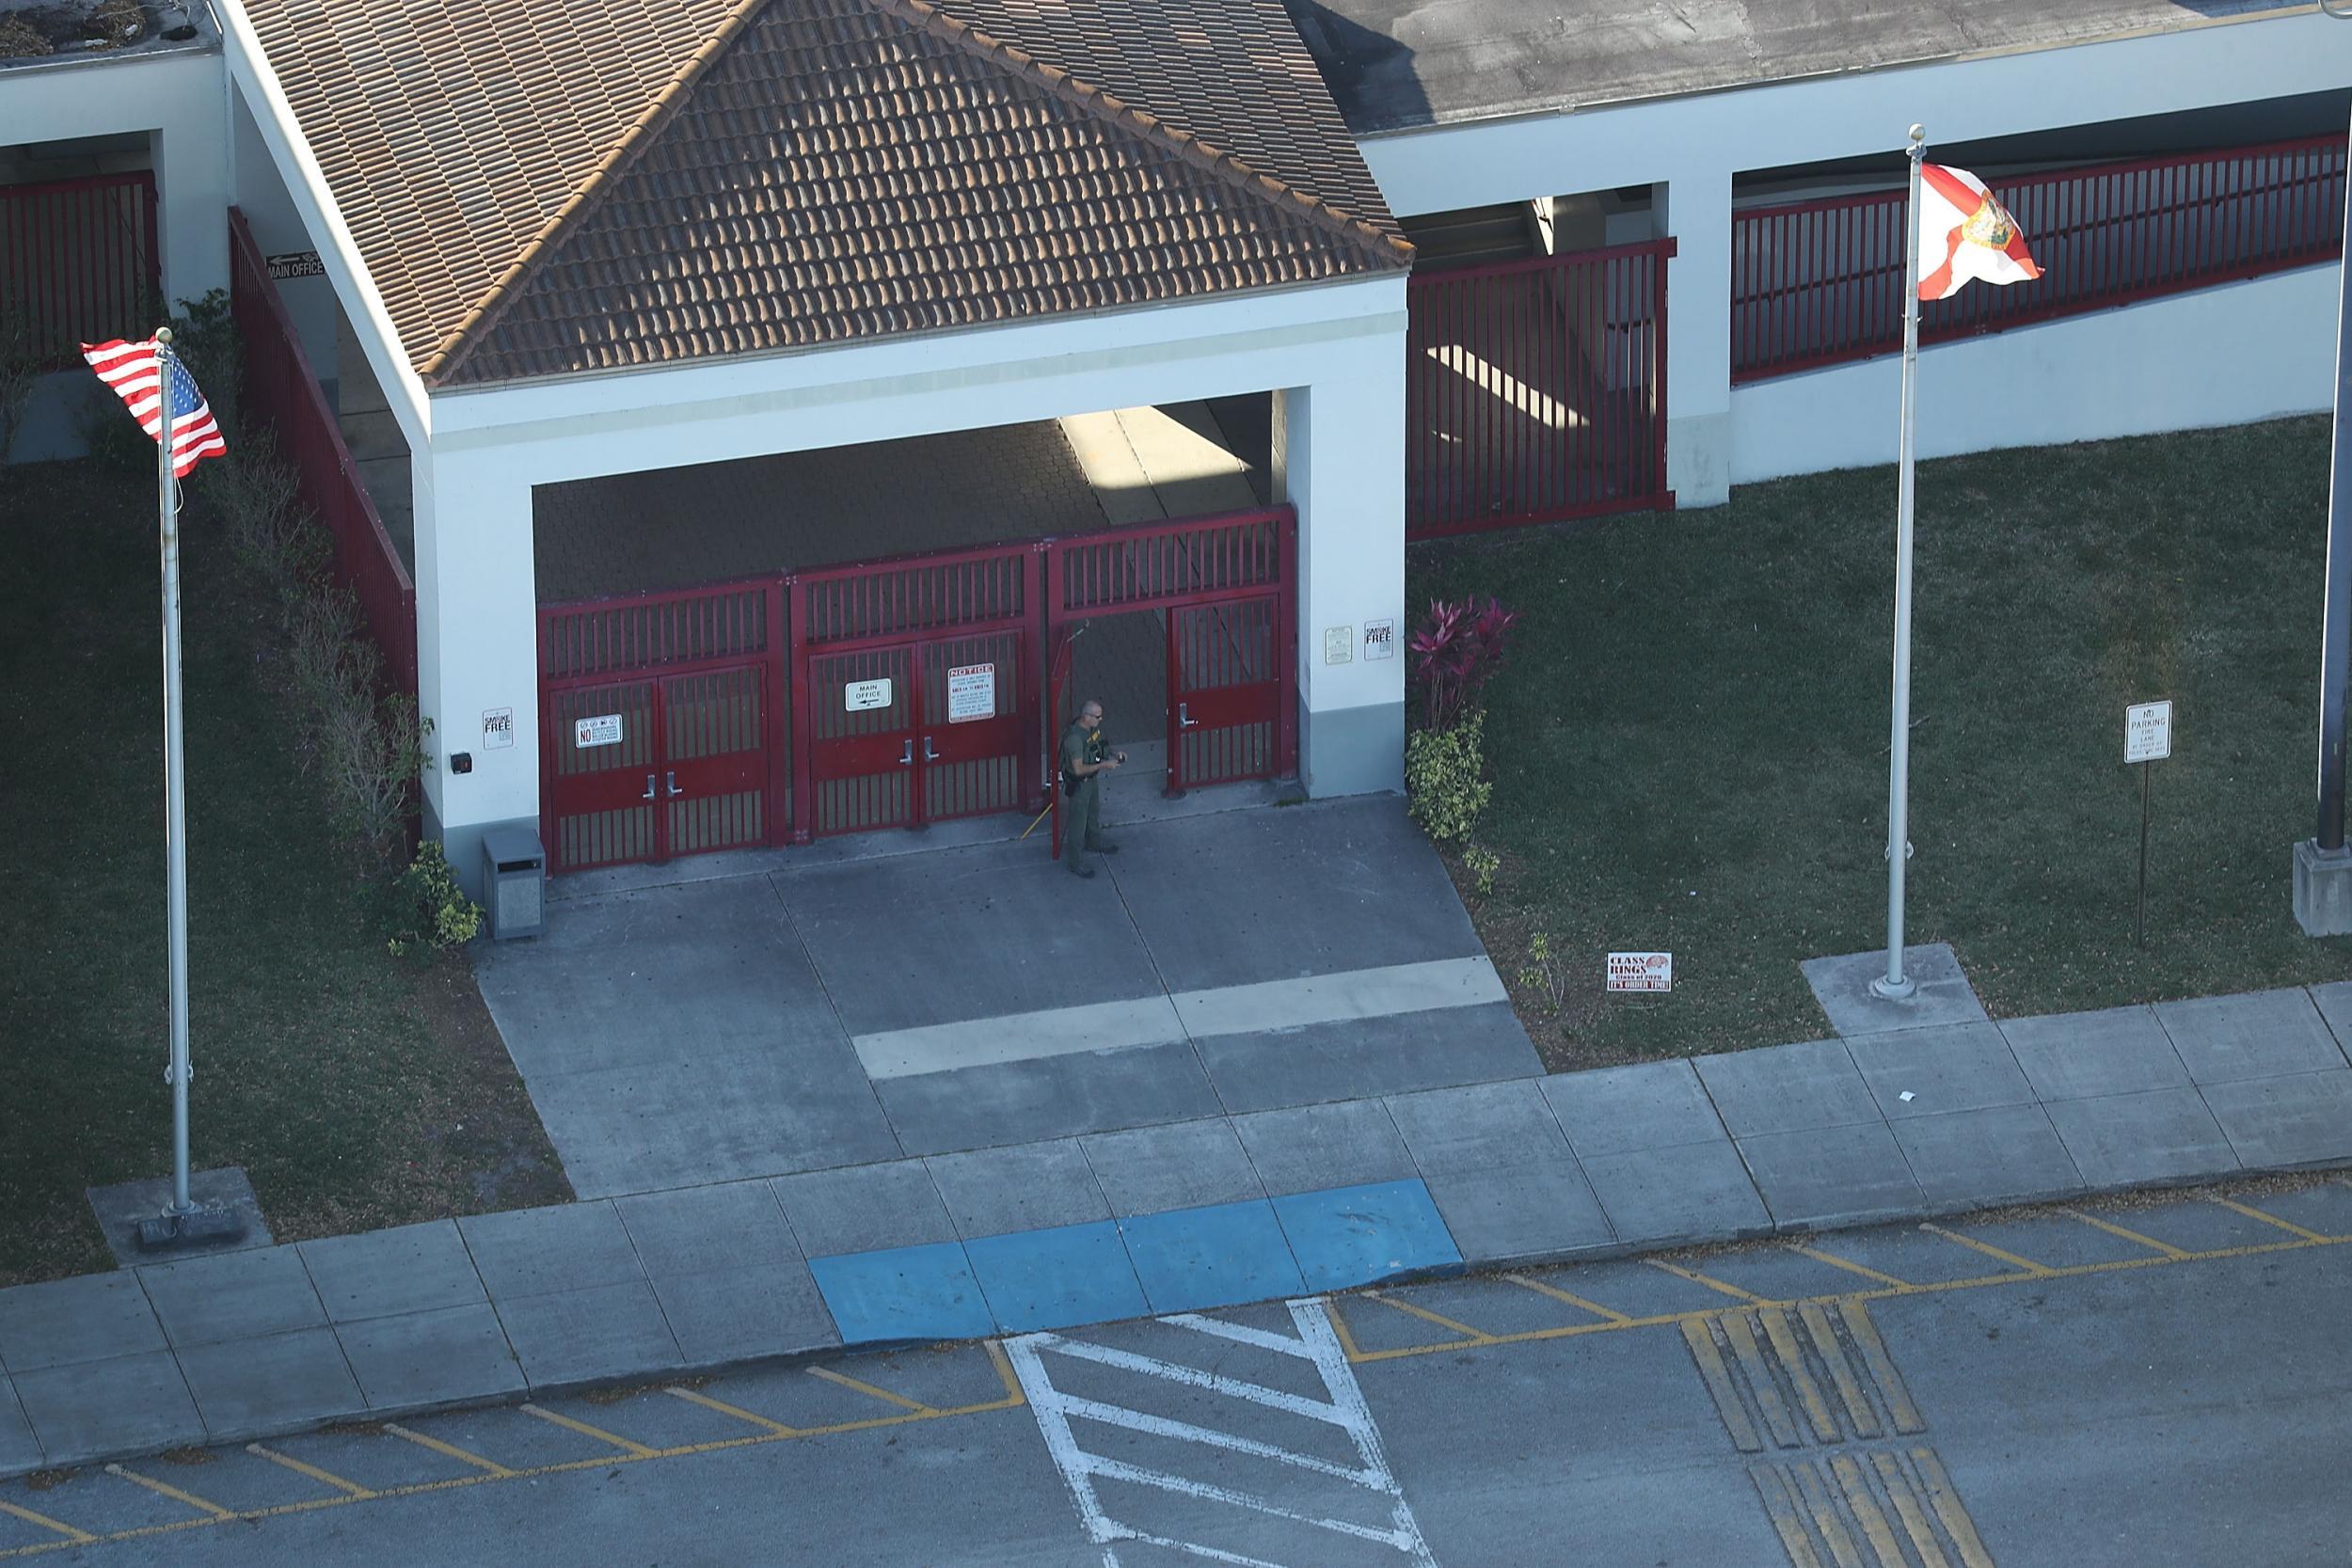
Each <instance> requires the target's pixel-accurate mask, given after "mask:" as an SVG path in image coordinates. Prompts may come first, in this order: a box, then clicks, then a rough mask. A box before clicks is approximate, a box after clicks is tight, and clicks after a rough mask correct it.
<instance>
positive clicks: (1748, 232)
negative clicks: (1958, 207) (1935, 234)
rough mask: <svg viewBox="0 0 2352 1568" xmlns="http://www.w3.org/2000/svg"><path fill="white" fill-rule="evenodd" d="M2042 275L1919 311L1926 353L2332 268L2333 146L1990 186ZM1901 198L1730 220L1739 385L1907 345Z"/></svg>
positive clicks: (2325, 143) (1758, 212)
mask: <svg viewBox="0 0 2352 1568" xmlns="http://www.w3.org/2000/svg"><path fill="white" fill-rule="evenodd" d="M1992 183H1993V189H1994V195H1996V196H1998V197H1999V198H2001V201H2002V202H2003V204H2004V205H2006V206H2007V207H2008V208H2009V210H2010V212H2011V213H2012V214H2015V216H2016V218H2017V223H2018V227H2019V229H2020V230H2023V231H2024V233H2025V236H2026V244H2027V245H2030V246H2031V247H2032V249H2033V254H2034V260H2035V261H2039V262H2040V263H2041V264H2042V272H2043V276H2042V277H2041V278H2040V279H2039V280H2038V281H2036V282H2033V283H2031V284H2021V285H2019V286H2017V287H2014V288H2008V289H1994V288H1978V289H1964V290H1963V291H1962V292H1961V293H1958V294H1956V295H1954V296H1953V297H1952V298H1950V299H1947V300H1936V301H1931V302H1930V303H1927V304H1924V305H1922V306H1921V307H1920V308H1919V310H1920V315H1919V338H1920V341H1922V342H1934V341H1942V340H1948V339H1953V338H1963V337H1971V336H1975V335H1977V334H1979V333H1986V332H1998V331H2001V330H2003V329H2004V328H2007V327H2011V326H2020V325H2025V324H2026V323H2028V322H2037V321H2046V320H2049V319H2050V318H2052V317H2056V316H2069V315H2077V314H2081V313H2083V312H2085V311H2090V310H2098V309H2106V308H2107V307H2110V306H2116V305H2128V304H2131V303H2132V302H2134V301H2136V300H2142V299H2151V298H2154V297H2156V296H2158V295H2161V294H2170V293H2185V292H2186V291H2188V290H2192V289H2204V288H2210V287H2212V286H2213V285H2215V284H2217V283H2226V282H2231V281H2233V280H2235V279H2239V278H2246V277H2261V276H2262V275H2264V274H2265V273H2273V272H2281V271H2284V270H2286V269H2287V268H2290V267H2301V266H2309V265H2311V264H2312V263H2314V262H2319V261H2330V260H2333V259H2334V258H2335V257H2337V256H2338V255H2340V254H2341V253H2342V251H2343V248H2344V138H2343V137H2341V136H2322V137H2314V138H2312V139H2309V140H2304V141H2293V142H2275V143H2270V144H2267V145H2265V146H2260V147H2241V148H2232V149H2229V150H2223V151H2218V152H2200V153H2193V154H2190V155H2187V156H2184V157H2175V158H2158V159H2150V160H2146V161H2143V162H2139V163H2131V164H2105V165H2100V166H2095V167H2090V168H2075V169H2067V170H2063V171H2060V172H2057V173H2051V174H2034V175H2026V176H2023V177H2021V178H2018V179H2014V180H1996V181H1994V182H1992ZM1903 201H1904V193H1903V192H1901V191H1880V192H1874V193H1872V194H1870V195H1867V196H1856V197H1846V198H1839V199H1837V200H1833V201H1807V202H1799V203H1796V204H1794V205H1790V206H1783V207H1763V208H1756V209H1753V210H1750V211H1746V212H1740V213H1736V214H1733V216H1732V251H1731V254H1732V262H1731V265H1732V281H1731V292H1732V298H1731V333H1732V337H1731V344H1732V346H1731V363H1732V372H1731V374H1732V379H1733V380H1734V381H1754V380H1757V379H1759V378H1761V377H1765V376H1773V375H1786V374H1788V372H1791V371H1801V370H1805V369H1809V368H1811V367H1813V366H1817V365H1829V364H1836V363H1839V362H1841V361H1844V360H1849V359H1861V358H1867V357H1868V356H1872V355H1877V354H1889V353H1893V352H1895V351H1896V350H1898V349H1899V348H1900V347H1901V346H1902V320H1903V318H1902V274H1903Z"/></svg>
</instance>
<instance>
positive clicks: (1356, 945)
mask: <svg viewBox="0 0 2352 1568" xmlns="http://www.w3.org/2000/svg"><path fill="white" fill-rule="evenodd" d="M1131 837H1132V840H1133V841H1132V842H1131V843H1129V844H1128V845H1127V846H1126V853H1124V854H1122V855H1121V856H1120V859H1119V863H1118V878H1119V886H1120V892H1121V893H1122V894H1123V895H1125V899H1126V905H1127V908H1128V909H1129V910H1130V911H1132V912H1133V916H1134V919H1135V923H1136V928H1137V929H1138V930H1139V931H1141V933H1142V937H1143V941H1144V942H1147V943H1149V944H1150V947H1151V951H1152V958H1153V959H1154V960H1155V961H1156V963H1157V964H1158V967H1159V973H1160V974H1163V975H1165V976H1166V977H1167V983H1168V990H1171V991H1191V990H1210V989H1212V988H1215V987H1222V986H1243V985H1253V984H1256V983H1259V982H1261V981H1267V980H1290V979H1297V978H1299V977H1301V976H1305V975H1311V974H1334V973H1337V972H1340V971H1343V970H1361V969H1377V968H1385V967H1387V966H1389V965H1391V964H1409V963H1422V962H1426V961H1428V960H1430V959H1435V958H1479V957H1483V956H1484V954H1485V949H1484V948H1483V947H1482V946H1481V945H1480V944H1479V941H1478V935H1477V933H1476V932H1475V931H1473V930H1472V929H1471V928H1470V916H1469V915H1468V914H1467V913H1466V912H1464V911H1463V909H1462V901H1461V899H1460V898H1459V897H1458V896H1457V895H1455V894H1454V884H1453V882H1452V881H1451V880H1450V879H1448V878H1447V876H1446V873H1445V866H1444V864H1443V863H1441V862H1440V861H1439V860H1438V854H1437V851H1436V850H1434V849H1432V848H1431V847H1429V841H1428V840H1427V839H1426V838H1424V837H1422V832H1421V830H1420V829H1418V828H1416V827H1414V826H1413V824H1412V821H1411V819H1410V818H1408V817H1407V816H1406V815H1405V804H1404V802H1403V801H1402V800H1397V799H1395V798H1394V797H1390V796H1383V797H1368V798H1363V799H1359V800H1338V801H1331V802H1327V803H1317V804H1311V805H1306V806H1294V807H1291V808H1289V809H1287V810H1281V811H1255V812H1227V813H1222V814H1219V815H1217V816H1199V817H1192V818H1189V819H1186V820H1184V821H1179V822H1168V823H1164V824H1161V825H1159V826H1157V827H1155V828H1153V829H1152V832H1149V833H1137V834H1134V835H1131Z"/></svg>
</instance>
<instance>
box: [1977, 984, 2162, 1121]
mask: <svg viewBox="0 0 2352 1568" xmlns="http://www.w3.org/2000/svg"><path fill="white" fill-rule="evenodd" d="M2001 1034H2002V1037H2004V1038H2006V1039H2007V1040H2008V1041H2009V1048H2010V1053H2012V1054H2014V1055H2015V1056H2016V1058H2017V1065H2018V1067H2019V1068H2020V1069H2023V1070H2024V1072H2025V1074H2026V1082H2027V1083H2029V1084H2031V1085H2033V1090H2034V1093H2036V1094H2037V1095H2040V1096H2041V1097H2042V1099H2043V1100H2045V1101H2047V1100H2102V1099H2105V1098H2106V1097H2107V1096H2109V1095H2117V1094H2140V1093H2143V1092H2146V1091H2148V1090H2151V1089H2173V1088H2185V1087H2187V1085H2188V1069H2186V1068H2185V1067H2183V1066H2182V1065H2181V1057H2180V1053H2178V1052H2176V1051H2174V1050H2173V1049H2172V1038H2171V1037H2170V1036H2169V1035H2167V1034H2166V1033H2165V1031H2164V1025H2163V1024H2161V1023H2158V1022H2156V1015H2155V1013H2154V1012H2153V1010H2152V1009H2150V1008H2147V1007H2109V1008H2106V1009H2105V1010H2103V1011H2100V1012H2093V1013H2052V1014H2049V1015H2048V1016H2046V1017H2042V1018H2013V1019H2008V1020H2005V1021H2004V1022H2002V1024H2001Z"/></svg>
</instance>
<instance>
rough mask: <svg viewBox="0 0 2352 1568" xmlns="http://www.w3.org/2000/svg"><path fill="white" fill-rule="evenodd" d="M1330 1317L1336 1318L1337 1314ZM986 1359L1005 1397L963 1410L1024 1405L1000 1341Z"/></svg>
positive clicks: (993, 1343)
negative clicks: (991, 1364)
mask: <svg viewBox="0 0 2352 1568" xmlns="http://www.w3.org/2000/svg"><path fill="white" fill-rule="evenodd" d="M1331 1315H1332V1316H1333V1317H1337V1316H1338V1314H1337V1313H1333V1314H1331ZM988 1358H989V1359H990V1360H991V1361H993V1362H994V1363H996V1375H997V1376H998V1377H999V1378H1001V1379H1002V1380H1003V1381H1004V1385H1005V1397H1004V1398H1003V1399H1001V1400H992V1401H991V1402H988V1403H987V1404H974V1405H967V1406H965V1407H964V1409H965V1410H969V1411H979V1410H1012V1409H1017V1408H1018V1407H1020V1406H1021V1405H1024V1404H1026V1403H1027V1402H1028V1399H1029V1396H1028V1395H1026V1394H1025V1393H1023V1392H1022V1391H1021V1379H1020V1378H1019V1376H1017V1375H1016V1374H1015V1373H1014V1371H1013V1370H1012V1357H1010V1356H1009V1355H1007V1354H1005V1346H1004V1342H1003V1341H1002V1340H999V1339H991V1340H990V1341H989V1342H988ZM959 1414H961V1412H959Z"/></svg>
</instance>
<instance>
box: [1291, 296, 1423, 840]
mask: <svg viewBox="0 0 2352 1568" xmlns="http://www.w3.org/2000/svg"><path fill="white" fill-rule="evenodd" d="M1315 372H1316V373H1315V378H1314V380H1313V381H1312V383H1311V385H1308V386H1304V387H1294V388H1290V389H1288V390H1286V391H1279V392H1277V393H1276V394H1275V396H1274V462H1275V483H1276V493H1277V494H1278V495H1279V496H1281V497H1283V498H1284V499H1288V500H1289V501H1290V502H1291V504H1292V505H1293V506H1295V507H1296V508H1297V509H1298V706H1299V728H1298V748H1299V756H1298V767H1299V778H1300V781H1301V782H1302V783H1303V784H1305V785H1306V788H1307V792H1308V793H1309V794H1310V795H1315V796H1328V795H1364V794H1371V793H1374V792H1376V791H1396V790H1401V789H1402V788H1404V785H1405V653H1404V645H1403V644H1404V640H1405V638H1406V636H1407V635H1408V632H1407V628H1406V623H1405V334H1404V332H1403V330H1402V315H1401V314H1400V316H1399V330H1398V331H1397V332H1396V333H1395V334H1394V335H1392V336H1391V335H1382V336H1378V337H1371V338H1362V339H1354V340H1350V341H1346V342H1344V343H1341V344H1338V345H1333V346H1329V347H1327V348H1324V349H1322V350H1319V351H1318V353H1317V356H1316V365H1315ZM1382 622H1385V623H1387V626H1388V629H1389V638H1388V645H1389V647H1390V648H1391V656H1390V657H1386V658H1372V657H1366V654H1367V652H1368V649H1367V646H1366V642H1365V634H1366V632H1367V630H1368V629H1371V628H1372V627H1374V626H1376V625H1377V624H1379V623H1382Z"/></svg>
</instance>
